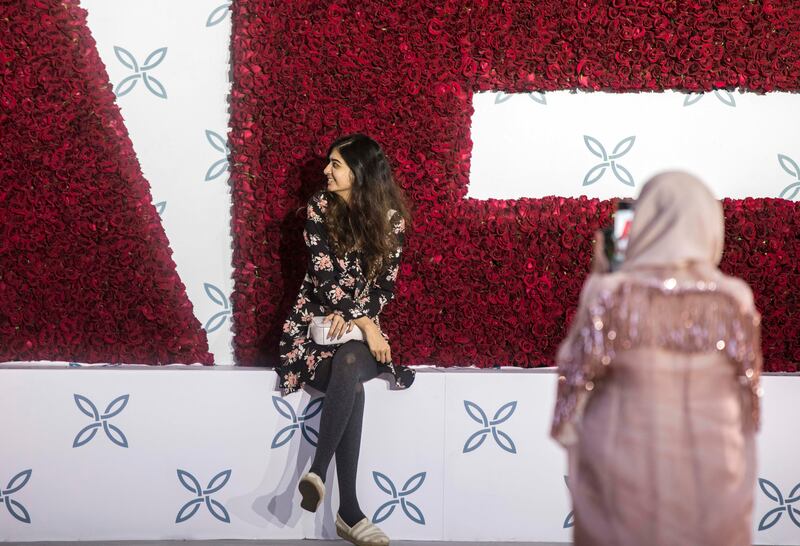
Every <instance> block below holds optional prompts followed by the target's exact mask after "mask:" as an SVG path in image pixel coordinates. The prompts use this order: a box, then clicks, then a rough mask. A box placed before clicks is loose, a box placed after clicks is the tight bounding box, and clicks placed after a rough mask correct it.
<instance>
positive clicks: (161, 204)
mask: <svg viewBox="0 0 800 546" xmlns="http://www.w3.org/2000/svg"><path fill="white" fill-rule="evenodd" d="M153 206H154V207H155V208H156V213H158V216H159V217H163V216H164V210H165V209H166V208H167V202H166V201H159V202H158V203H156V204H155V205H153Z"/></svg>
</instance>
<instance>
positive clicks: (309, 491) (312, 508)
mask: <svg viewBox="0 0 800 546" xmlns="http://www.w3.org/2000/svg"><path fill="white" fill-rule="evenodd" d="M297 489H299V490H300V494H301V495H302V496H303V499H302V500H301V501H300V506H301V507H303V509H304V510H308V511H309V512H316V511H317V508H319V505H320V504H322V499H323V498H325V484H324V483H323V482H322V478H320V477H319V476H317V475H316V474H314V473H313V472H307V473H306V475H305V476H303V477H302V478H300V483H298V484H297Z"/></svg>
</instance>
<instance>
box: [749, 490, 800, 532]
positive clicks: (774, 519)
mask: <svg viewBox="0 0 800 546" xmlns="http://www.w3.org/2000/svg"><path fill="white" fill-rule="evenodd" d="M758 486H759V487H760V488H761V491H763V492H764V494H765V495H766V496H767V497H768V498H770V499H772V500H773V501H775V502H777V503H778V504H779V506H778V507H776V508H773V509H772V510H769V511H768V512H767V513H766V514H764V516H763V517H762V518H761V521H759V522H758V530H759V531H766V530H767V529H769V528H770V527H772V526H773V525H775V524H776V523H778V522H779V521H780V520H781V517H782V516H783V514H784V512H785V513H786V514H788V515H789V519H791V520H792V523H794V524H795V525H796V526H797V527H800V510H798V509H797V508H795V507H794V506H792V504H793V503H795V502H798V501H800V483H798V484H797V485H795V486H794V488H793V489H792V490H791V492H790V493H789V496H788V497H786V498H784V496H783V493H781V490H780V489H778V486H777V485H775V484H774V483H772V482H771V481H769V480H766V479H764V478H759V479H758Z"/></svg>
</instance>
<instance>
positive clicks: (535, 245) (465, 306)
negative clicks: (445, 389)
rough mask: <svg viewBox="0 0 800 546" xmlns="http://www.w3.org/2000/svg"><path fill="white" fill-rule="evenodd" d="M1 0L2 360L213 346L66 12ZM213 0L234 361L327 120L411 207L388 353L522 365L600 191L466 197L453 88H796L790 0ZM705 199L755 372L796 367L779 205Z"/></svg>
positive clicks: (791, 272) (56, 6)
mask: <svg viewBox="0 0 800 546" xmlns="http://www.w3.org/2000/svg"><path fill="white" fill-rule="evenodd" d="M212 7H215V6H212ZM209 9H210V8H209ZM0 10H2V11H1V12H0V37H2V43H3V48H2V49H0V55H2V57H0V75H1V76H2V89H0V144H1V145H2V148H1V151H0V153H2V154H3V156H2V161H1V162H0V178H1V179H2V182H3V183H2V186H0V196H2V198H1V199H0V202H1V203H2V205H3V206H2V208H0V215H2V223H0V229H2V230H3V232H2V238H1V239H0V265H2V272H0V274H1V275H2V278H1V279H0V291H2V298H0V341H2V351H3V353H2V356H3V359H4V360H29V359H51V360H81V361H86V362H97V361H110V362H120V361H125V362H142V363H165V362H210V358H211V357H210V355H209V354H208V351H207V345H206V337H205V332H203V331H202V330H201V329H200V322H206V323H207V324H210V319H209V321H206V316H205V315H203V320H202V321H200V322H198V321H197V320H196V319H195V318H194V316H193V314H192V309H191V304H190V303H189V301H188V300H187V298H186V288H185V287H184V286H183V283H182V282H181V280H180V279H179V278H178V276H177V274H176V272H175V271H176V270H175V264H174V263H173V261H172V258H171V257H170V250H169V246H168V243H167V241H166V239H165V237H164V232H163V230H162V228H161V226H160V225H159V221H158V217H157V215H156V212H155V210H154V208H153V206H152V205H151V204H150V202H151V199H150V194H149V191H148V189H147V182H148V181H146V180H145V179H144V178H143V177H142V175H141V172H140V171H139V167H138V165H137V164H136V158H135V156H134V155H133V151H132V148H131V144H130V141H129V139H128V136H127V131H126V129H125V128H124V125H123V121H122V118H121V117H120V115H119V111H118V110H117V108H116V106H114V105H113V102H114V96H113V94H112V93H111V91H110V89H109V82H108V79H107V77H106V75H105V70H104V67H103V66H102V63H101V62H100V60H99V58H98V56H97V54H96V51H95V47H94V42H93V40H92V38H91V36H90V35H89V33H88V31H87V29H86V26H85V20H84V15H83V12H82V11H81V10H79V9H77V7H76V4H75V3H74V2H73V3H67V4H66V6H65V5H64V4H61V3H57V2H33V1H31V2H23V3H15V4H8V5H5V6H3V7H2V8H0ZM232 10H233V22H234V29H233V37H232V65H233V66H232V69H233V78H234V80H235V81H234V87H233V89H232V92H231V108H232V114H231V135H230V137H231V138H230V147H231V149H232V152H231V157H230V163H231V168H232V171H233V177H232V188H233V201H234V203H233V204H234V206H233V209H232V212H231V213H232V221H231V226H232V232H233V237H234V258H233V265H234V268H235V282H236V286H235V290H234V292H233V294H232V296H231V302H232V304H233V307H234V322H235V329H236V338H235V341H234V348H235V356H236V358H237V361H238V363H241V364H245V365H256V364H264V363H272V362H274V356H275V349H276V343H277V334H278V332H279V330H280V326H281V324H282V322H283V319H284V317H285V315H286V312H287V310H288V306H289V304H290V303H291V301H292V299H293V298H294V296H295V292H296V289H297V287H298V286H299V281H300V278H301V276H302V273H303V267H304V264H305V259H304V252H305V249H304V247H303V243H302V237H301V231H302V225H303V218H302V207H303V205H304V203H305V199H306V198H307V197H308V196H309V195H310V194H311V193H313V192H314V191H315V190H316V189H317V188H319V187H320V182H321V181H320V176H319V172H320V171H321V169H322V166H323V154H324V151H325V150H326V148H327V145H328V143H329V142H330V141H331V140H332V139H333V138H335V137H336V136H338V135H340V134H343V133H347V132H352V131H356V130H358V131H364V132H367V133H369V134H371V135H373V136H374V137H375V138H376V139H378V140H379V141H380V142H381V143H383V144H384V146H385V147H386V149H387V152H388V154H389V156H390V158H392V161H393V164H394V168H395V172H396V175H397V178H398V181H399V182H400V183H401V185H402V186H403V187H404V188H405V190H406V192H407V194H408V196H409V198H410V200H411V201H412V203H413V205H414V212H415V217H414V223H413V228H412V231H411V234H410V236H409V238H408V245H407V248H406V251H405V255H404V261H403V267H402V271H401V275H400V280H399V284H398V294H397V299H396V302H395V303H394V304H392V305H391V306H390V307H389V308H388V309H387V312H386V315H387V317H386V321H385V325H386V327H387V330H389V333H390V334H391V336H392V339H393V346H394V348H395V351H394V352H395V353H396V354H397V355H399V359H402V361H403V363H406V364H420V363H433V364H437V365H442V366H453V365H477V366H481V367H490V366H496V365H499V366H503V365H518V366H541V365H549V364H550V363H551V361H552V357H553V354H554V351H555V348H556V346H557V343H558V342H559V340H560V339H561V337H562V336H563V334H564V331H565V328H566V325H567V324H568V321H569V318H570V315H571V313H572V312H573V311H574V307H575V304H576V300H577V295H578V293H579V290H580V286H581V284H582V281H583V278H584V276H585V274H586V272H587V271H588V267H589V255H590V245H591V235H592V233H593V231H594V230H595V229H596V228H597V227H599V226H600V225H603V224H605V223H607V222H608V220H609V215H610V212H611V211H612V210H613V202H611V201H598V200H590V199H578V198H565V197H552V198H544V199H519V200H515V201H498V200H474V199H465V196H466V194H467V191H468V183H469V172H470V158H471V151H472V141H471V135H470V119H471V116H472V113H473V112H472V95H473V93H475V92H478V91H489V90H499V91H504V92H515V91H516V92H520V91H551V90H559V89H582V90H586V91H617V92H638V91H660V90H666V89H674V90H679V91H689V92H699V91H707V90H712V89H718V88H725V89H728V90H733V89H734V88H740V89H745V90H750V91H756V92H769V91H779V90H783V91H797V88H798V87H799V86H800V78H799V76H800V56H799V55H800V54H798V46H800V39H798V36H800V33H799V32H800V31H798V27H797V25H796V24H795V23H796V21H797V20H798V13H797V8H796V7H795V6H794V5H793V3H791V2H762V1H756V2H750V1H741V2H740V1H736V2H734V1H727V2H700V1H696V2H679V3H678V2H676V3H672V2H653V3H648V2H642V1H639V2H632V1H631V2H623V1H615V2H560V1H558V2H444V3H439V4H438V5H437V6H434V7H432V6H430V5H429V3H427V2H416V1H415V2H400V3H396V4H392V5H387V4H385V3H380V2H329V3H327V4H325V5H323V4H318V3H313V4H312V5H309V4H308V3H305V2H301V3H298V2H292V1H289V2H266V1H241V2H236V3H235V5H233V7H232ZM203 15H204V17H203V21H201V24H203V23H205V15H206V14H205V13H204V14H203ZM224 15H225V14H224V13H223V12H221V11H219V10H216V9H215V10H214V11H213V12H212V13H211V15H210V16H209V19H208V20H209V21H211V20H212V19H213V18H214V17H216V19H220V18H221V17H224ZM73 38H74V39H73ZM159 45H161V44H159ZM169 55H172V53H170V54H169ZM171 58H172V57H168V59H171ZM65 59H67V60H68V62H64V61H65ZM166 85H167V88H168V89H169V90H170V92H172V87H169V82H167V84H166ZM140 87H142V85H140ZM156 91H157V90H156ZM121 99H124V100H127V98H125V97H117V101H118V102H122V100H121ZM212 145H213V143H212ZM217 145H218V146H219V147H224V146H222V144H220V143H217ZM217 163H219V162H217ZM217 163H215V165H216V164H217ZM204 167H205V166H204ZM217 170H219V169H217ZM204 172H205V171H204ZM215 174H218V173H216V172H215ZM556 183H558V181H557V180H554V181H553V184H556ZM724 204H725V211H726V218H727V241H726V242H727V249H726V253H725V257H724V260H723V269H724V270H725V271H726V272H728V273H731V274H735V275H739V276H741V277H743V278H744V279H745V280H747V281H748V282H749V283H750V284H751V286H752V287H753V289H754V292H755V294H756V301H757V303H758V306H759V308H760V309H761V310H762V312H763V314H764V350H765V354H766V356H767V368H768V369H770V370H773V371H795V363H796V362H798V361H799V360H800V346H799V345H798V342H797V339H798V334H800V331H799V330H800V328H798V324H799V319H798V312H797V308H798V298H797V289H796V287H797V284H798V283H797V281H798V270H797V255H798V219H797V217H798V215H797V205H796V204H795V203H793V202H791V201H785V200H780V199H743V200H725V203H724ZM171 206H174V205H171ZM171 210H174V209H171ZM298 211H300V212H298ZM173 244H174V243H173ZM134 263H135V264H139V265H138V267H133V266H132V264H134ZM218 284H219V285H222V284H223V283H222V282H219V283H218ZM192 288H193V289H194V287H192ZM209 297H211V296H210V295H209ZM212 299H213V298H212ZM225 303H227V300H226V301H225ZM226 309H227V307H226ZM226 312H227V311H226ZM217 314H219V313H217ZM209 316H210V314H209ZM214 316H217V315H214ZM212 318H213V317H212ZM56 325H57V326H56ZM218 363H220V362H219V359H218ZM223 363H224V362H223Z"/></svg>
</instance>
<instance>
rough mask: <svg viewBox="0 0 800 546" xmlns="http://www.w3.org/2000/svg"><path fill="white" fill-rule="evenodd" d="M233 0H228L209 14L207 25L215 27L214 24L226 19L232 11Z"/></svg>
mask: <svg viewBox="0 0 800 546" xmlns="http://www.w3.org/2000/svg"><path fill="white" fill-rule="evenodd" d="M232 3H233V0H228V1H227V2H225V3H224V4H222V5H221V6H217V7H216V8H214V10H213V11H212V12H211V13H210V14H209V16H208V19H207V20H206V27H213V26H214V25H218V24H220V23H221V22H222V21H224V20H225V17H227V16H228V13H230V11H231V4H232Z"/></svg>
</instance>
